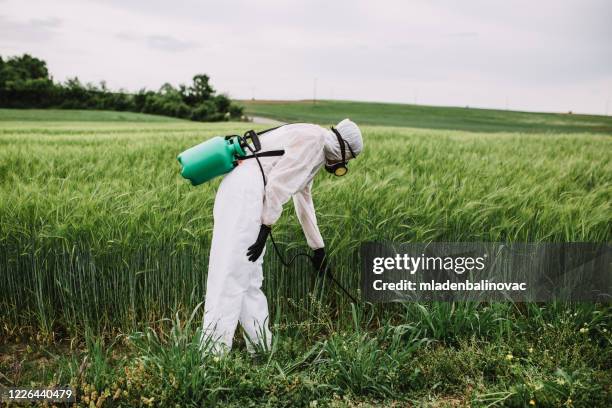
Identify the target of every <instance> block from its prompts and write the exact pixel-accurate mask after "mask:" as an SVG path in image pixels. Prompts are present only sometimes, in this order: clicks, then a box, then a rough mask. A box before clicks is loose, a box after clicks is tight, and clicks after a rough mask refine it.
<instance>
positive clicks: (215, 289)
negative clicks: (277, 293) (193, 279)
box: [203, 159, 272, 353]
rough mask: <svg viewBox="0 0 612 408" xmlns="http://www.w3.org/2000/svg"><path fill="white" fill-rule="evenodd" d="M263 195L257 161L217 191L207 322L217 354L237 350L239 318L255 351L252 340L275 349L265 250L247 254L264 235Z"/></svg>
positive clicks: (208, 335) (240, 169)
mask: <svg viewBox="0 0 612 408" xmlns="http://www.w3.org/2000/svg"><path fill="white" fill-rule="evenodd" d="M263 194H264V184H263V180H262V177H261V172H260V170H259V167H258V166H257V162H256V161H255V160H253V159H251V160H247V161H244V162H242V163H241V164H240V165H239V166H238V167H236V168H235V169H234V170H232V171H231V172H230V173H228V174H226V175H225V177H224V178H223V180H222V181H221V185H220V186H219V190H218V191H217V196H216V198H215V206H214V210H213V214H214V227H213V235H212V243H211V248H210V258H209V263H208V279H207V282H206V299H205V303H204V322H203V336H204V339H205V340H207V341H208V344H212V346H213V351H214V352H217V353H222V352H225V351H229V350H230V349H231V348H232V340H233V337H234V332H235V331H236V326H237V324H238V322H240V324H241V326H242V328H243V329H244V332H245V334H246V337H247V346H248V349H249V351H252V350H253V348H252V344H257V345H259V346H262V347H265V348H266V349H269V348H270V344H271V339H272V335H271V333H270V330H269V328H268V323H269V322H268V301H267V299H266V295H264V293H263V291H262V290H261V286H262V282H263V269H262V265H263V254H262V255H261V257H260V258H259V259H258V260H257V261H255V262H250V261H249V260H248V259H247V256H246V253H247V248H248V247H249V246H251V245H252V244H253V243H254V242H255V240H256V239H257V235H258V234H259V228H260V226H261V211H262V206H263ZM264 254H265V250H264ZM204 339H203V340H204Z"/></svg>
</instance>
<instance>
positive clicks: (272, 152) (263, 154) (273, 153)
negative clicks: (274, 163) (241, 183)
mask: <svg viewBox="0 0 612 408" xmlns="http://www.w3.org/2000/svg"><path fill="white" fill-rule="evenodd" d="M283 154H285V151H284V150H268V151H267V152H259V153H255V154H251V155H249V156H244V157H240V160H246V159H253V158H255V157H273V156H282V155H283Z"/></svg>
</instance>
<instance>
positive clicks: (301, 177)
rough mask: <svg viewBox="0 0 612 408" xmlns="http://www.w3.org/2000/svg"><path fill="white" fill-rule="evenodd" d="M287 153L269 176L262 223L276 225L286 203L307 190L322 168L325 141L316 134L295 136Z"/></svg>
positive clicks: (292, 136)
mask: <svg viewBox="0 0 612 408" xmlns="http://www.w3.org/2000/svg"><path fill="white" fill-rule="evenodd" d="M289 137H291V139H292V140H291V141H290V142H289V143H288V145H287V146H286V147H285V154H284V155H283V156H282V157H281V158H280V159H279V160H278V162H277V163H276V164H275V165H274V167H273V168H272V170H270V173H268V183H267V185H266V190H265V195H264V205H263V211H262V215H261V221H262V224H265V225H272V224H274V223H275V222H276V221H278V219H279V218H280V216H281V213H282V211H283V204H285V203H286V202H287V201H289V198H291V196H292V195H294V194H296V193H297V192H298V191H299V190H301V189H303V188H304V186H305V185H306V184H307V183H308V181H309V180H308V178H309V177H310V176H311V174H312V172H313V170H314V169H315V168H316V167H317V166H319V165H320V163H319V161H320V157H321V152H322V151H323V147H324V140H323V138H322V137H320V136H319V135H316V134H314V135H313V134H293V135H291V136H289Z"/></svg>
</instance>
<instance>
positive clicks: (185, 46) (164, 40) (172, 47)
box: [146, 35, 197, 52]
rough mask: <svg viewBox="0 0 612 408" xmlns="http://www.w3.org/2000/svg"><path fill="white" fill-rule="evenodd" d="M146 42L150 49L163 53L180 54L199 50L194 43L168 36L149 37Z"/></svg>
mask: <svg viewBox="0 0 612 408" xmlns="http://www.w3.org/2000/svg"><path fill="white" fill-rule="evenodd" d="M146 40H147V45H148V46H149V47H151V48H153V49H156V50H161V51H169V52H179V51H186V50H190V49H193V48H197V44H196V43H194V42H191V41H183V40H179V39H178V38H174V37H171V36H168V35H149V36H147V37H146Z"/></svg>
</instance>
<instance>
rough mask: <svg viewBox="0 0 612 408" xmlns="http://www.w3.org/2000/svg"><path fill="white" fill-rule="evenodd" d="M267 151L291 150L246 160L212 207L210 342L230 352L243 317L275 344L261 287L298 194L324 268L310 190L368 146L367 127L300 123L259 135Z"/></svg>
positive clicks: (259, 336) (258, 340) (263, 341)
mask: <svg viewBox="0 0 612 408" xmlns="http://www.w3.org/2000/svg"><path fill="white" fill-rule="evenodd" d="M260 142H261V146H262V148H261V150H262V152H263V151H273V150H284V154H282V155H280V156H275V157H260V158H259V161H260V163H261V166H262V167H263V172H264V174H265V177H266V181H267V184H266V185H265V187H264V181H263V177H262V174H261V170H260V168H259V165H258V163H257V160H244V161H242V162H241V163H240V164H239V165H238V166H237V167H236V168H234V170H232V171H231V172H230V173H228V174H227V175H226V176H225V177H224V178H223V180H222V182H221V184H220V186H219V189H218V191H217V196H216V198H215V205H214V210H213V216H214V229H213V236H212V244H211V248H210V259H209V265H208V280H207V283H206V300H205V305H204V321H203V338H202V340H203V343H202V344H203V346H205V347H207V348H208V347H210V348H211V349H212V351H213V352H215V353H223V352H226V351H229V350H230V349H231V347H232V340H233V337H234V332H235V331H236V326H237V324H238V322H240V324H241V325H242V327H243V329H244V332H245V334H246V340H247V345H248V349H249V351H253V350H254V348H253V345H258V346H259V347H262V348H263V349H266V350H267V349H269V348H270V345H271V339H272V335H271V333H270V330H269V327H268V302H267V300H266V295H265V294H264V293H263V291H262V290H261V287H262V281H263V269H262V264H263V254H264V251H265V245H266V240H267V238H268V235H269V234H270V230H271V226H272V225H273V224H274V223H275V222H276V221H277V220H278V219H279V217H280V215H281V212H282V210H283V204H285V203H286V202H287V201H289V199H290V198H291V197H293V203H294V206H295V210H296V214H297V218H298V219H299V222H300V224H301V226H302V229H303V230H304V235H305V236H306V240H307V242H308V246H309V247H310V248H311V249H313V250H314V255H313V257H312V262H313V264H314V265H313V266H314V268H315V269H316V270H317V271H320V270H321V269H322V268H324V267H325V248H324V243H323V238H322V237H321V233H320V232H319V227H318V226H317V217H316V214H315V209H314V204H313V202H312V195H311V188H312V182H313V179H314V176H315V175H316V174H317V172H318V171H319V169H321V167H325V169H326V170H327V171H328V172H330V173H333V174H335V175H337V176H342V175H344V174H345V173H346V171H347V168H346V163H347V162H348V161H349V160H351V159H353V158H355V157H356V156H357V155H358V154H359V153H360V152H361V151H362V150H363V139H362V136H361V131H360V130H359V127H357V125H356V124H355V123H353V122H352V121H351V120H349V119H344V120H343V121H341V122H340V123H338V125H337V126H335V127H332V128H331V129H326V128H323V127H321V126H318V125H314V124H307V123H297V124H289V125H284V126H281V127H279V128H277V129H274V130H272V131H269V132H267V133H265V134H262V135H261V136H260Z"/></svg>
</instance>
